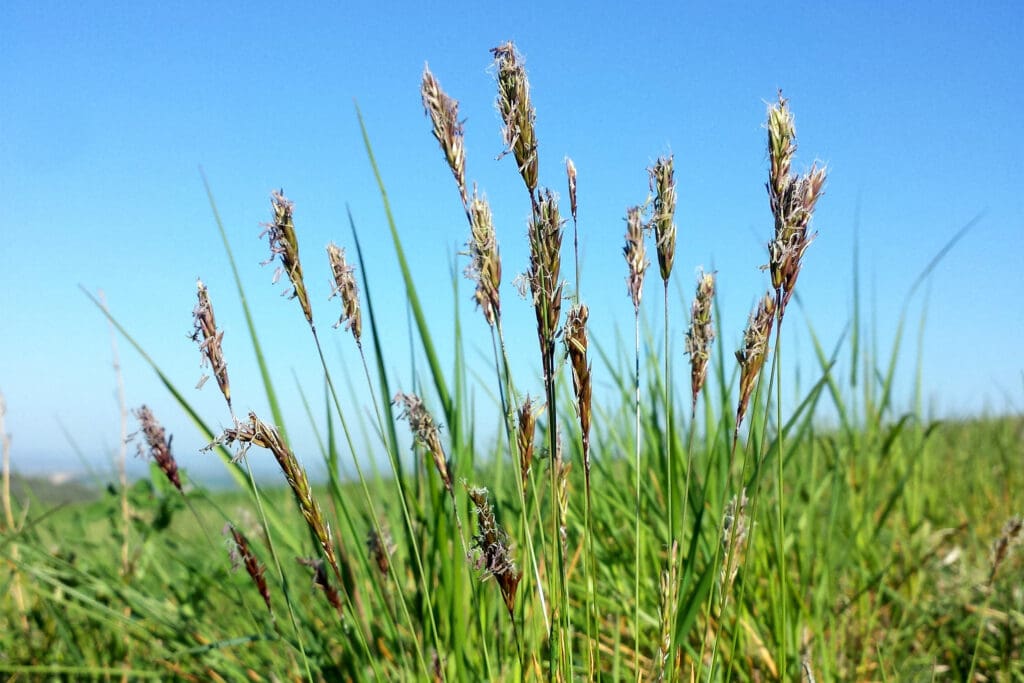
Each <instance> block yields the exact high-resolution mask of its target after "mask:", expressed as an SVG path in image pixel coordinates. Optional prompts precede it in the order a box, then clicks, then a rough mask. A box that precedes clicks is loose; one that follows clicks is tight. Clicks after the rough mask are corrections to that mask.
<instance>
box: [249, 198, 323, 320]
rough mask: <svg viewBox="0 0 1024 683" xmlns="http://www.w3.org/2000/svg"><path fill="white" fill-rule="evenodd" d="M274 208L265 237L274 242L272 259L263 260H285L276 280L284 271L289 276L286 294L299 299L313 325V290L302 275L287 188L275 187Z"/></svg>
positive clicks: (303, 311)
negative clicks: (285, 192) (286, 192)
mask: <svg viewBox="0 0 1024 683" xmlns="http://www.w3.org/2000/svg"><path fill="white" fill-rule="evenodd" d="M270 207H271V209H272V211H273V213H274V218H273V220H272V221H271V222H270V223H265V224H264V226H263V232H261V233H260V237H261V238H262V237H263V236H264V235H266V236H267V239H268V241H269V242H270V258H269V259H267V260H266V261H264V262H263V265H266V264H268V263H271V262H272V261H273V260H274V259H275V258H276V259H280V261H281V263H280V265H279V266H278V268H277V270H276V271H275V272H274V282H275V283H276V282H277V281H278V280H279V279H280V278H281V273H285V274H287V275H288V281H289V282H290V283H291V289H287V290H285V292H284V293H285V295H287V296H288V297H289V298H292V299H298V300H299V305H300V306H301V307H302V314H303V315H304V316H306V322H308V323H309V325H310V327H312V326H313V309H312V308H311V306H310V303H309V293H308V292H307V290H306V282H305V280H304V279H303V277H302V262H301V261H300V260H299V238H298V236H297V235H296V234H295V220H294V216H293V214H294V210H295V206H294V204H293V203H292V202H291V201H290V200H289V199H288V198H287V197H285V196H284V190H275V191H274V192H272V193H271V194H270Z"/></svg>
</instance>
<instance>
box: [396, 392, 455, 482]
mask: <svg viewBox="0 0 1024 683" xmlns="http://www.w3.org/2000/svg"><path fill="white" fill-rule="evenodd" d="M392 403H394V404H395V405H397V406H401V408H402V412H401V413H399V415H398V419H399V420H406V421H407V422H408V423H409V429H411V430H412V435H413V439H414V441H415V443H417V444H419V445H420V446H422V447H423V448H425V449H426V450H427V452H428V453H430V457H431V458H433V460H434V466H435V467H436V468H437V473H438V474H439V475H441V481H443V482H444V487H445V488H446V489H447V490H448V493H449V494H451V495H453V496H454V495H455V492H454V489H453V488H452V477H451V474H450V472H449V470H448V460H447V459H446V458H445V454H444V446H442V445H441V431H440V429H439V428H438V426H437V423H436V422H435V421H434V418H433V417H432V416H431V415H430V413H429V412H428V411H427V408H426V406H424V405H423V400H422V399H421V398H420V397H419V396H417V395H416V394H403V393H402V392H398V393H397V394H395V398H394V400H393V401H392Z"/></svg>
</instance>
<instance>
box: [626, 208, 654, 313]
mask: <svg viewBox="0 0 1024 683" xmlns="http://www.w3.org/2000/svg"><path fill="white" fill-rule="evenodd" d="M641 213H642V211H641V208H640V207H639V206H634V207H631V208H630V209H629V210H628V211H626V246H625V248H623V250H622V251H623V253H624V254H625V256H626V264H627V265H628V266H629V276H628V277H627V278H626V283H627V285H628V290H629V296H630V298H631V299H632V300H633V310H634V311H639V310H640V300H641V299H642V298H643V292H644V272H645V271H646V270H647V266H649V265H650V261H648V260H647V250H646V247H644V224H643V220H642V219H641Z"/></svg>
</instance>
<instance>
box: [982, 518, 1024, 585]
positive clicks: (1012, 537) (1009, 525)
mask: <svg viewBox="0 0 1024 683" xmlns="http://www.w3.org/2000/svg"><path fill="white" fill-rule="evenodd" d="M1022 538H1024V519H1022V518H1020V517H1011V518H1010V519H1009V521H1007V522H1006V524H1005V525H1004V526H1003V532H1002V533H1001V534H1000V535H999V539H998V540H997V541H996V542H995V544H994V545H993V546H992V570H991V572H990V573H989V576H988V585H989V586H991V585H992V583H993V582H994V581H995V579H996V572H998V571H999V566H1000V565H1002V564H1003V562H1005V561H1006V558H1007V557H1008V556H1009V555H1010V550H1012V549H1013V547H1014V546H1015V545H1017V544H1018V543H1020V541H1021V539H1022Z"/></svg>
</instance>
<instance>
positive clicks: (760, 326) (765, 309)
mask: <svg viewBox="0 0 1024 683" xmlns="http://www.w3.org/2000/svg"><path fill="white" fill-rule="evenodd" d="M774 322H775V297H774V296H772V293H771V292H767V293H765V295H764V298H762V299H761V300H760V301H759V302H758V304H757V308H756V309H755V311H754V312H753V313H751V315H750V321H749V322H748V323H747V329H746V331H744V333H743V348H742V349H740V350H739V351H737V352H736V360H737V361H739V364H740V401H739V406H738V407H737V409H736V430H737V431H738V430H739V428H740V424H741V423H742V422H743V417H744V415H746V412H747V405H748V404H749V402H750V396H751V394H752V393H753V391H754V384H755V383H756V382H757V377H758V375H760V374H761V368H762V367H763V366H764V360H765V357H766V356H767V355H768V340H769V339H770V338H771V336H772V325H773V324H774Z"/></svg>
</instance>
